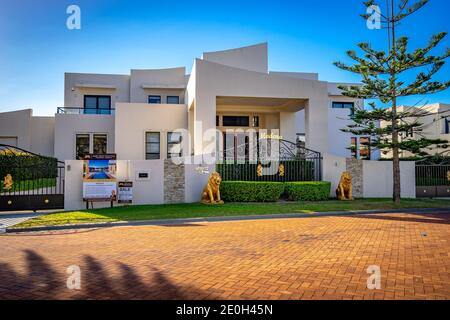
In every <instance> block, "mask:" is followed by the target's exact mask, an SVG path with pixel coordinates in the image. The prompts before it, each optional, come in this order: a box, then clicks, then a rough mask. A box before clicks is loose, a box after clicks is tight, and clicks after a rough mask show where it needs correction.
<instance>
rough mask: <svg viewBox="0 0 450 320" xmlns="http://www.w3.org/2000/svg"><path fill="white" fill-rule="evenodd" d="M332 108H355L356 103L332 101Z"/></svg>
mask: <svg viewBox="0 0 450 320" xmlns="http://www.w3.org/2000/svg"><path fill="white" fill-rule="evenodd" d="M331 107H332V108H335V109H353V108H354V107H355V104H354V103H353V102H334V101H333V103H332V106H331Z"/></svg>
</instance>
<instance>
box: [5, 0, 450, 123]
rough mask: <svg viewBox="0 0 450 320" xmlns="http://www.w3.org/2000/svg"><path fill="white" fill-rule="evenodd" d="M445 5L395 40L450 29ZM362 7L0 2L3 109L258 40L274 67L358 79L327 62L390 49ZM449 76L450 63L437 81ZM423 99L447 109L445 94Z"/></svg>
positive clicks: (302, 0)
mask: <svg viewBox="0 0 450 320" xmlns="http://www.w3.org/2000/svg"><path fill="white" fill-rule="evenodd" d="M383 2H384V1H383ZM70 4H77V5H79V6H80V8H81V24H82V25H81V30H68V29H67V28H66V19H67V17H68V15H67V14H66V8H67V7H68V6H69V5H70ZM449 9H450V3H449V1H448V0H431V1H430V3H429V4H428V5H427V6H426V7H425V8H424V9H422V10H421V11H419V12H418V13H416V14H415V15H414V16H412V17H410V18H408V19H407V20H406V21H405V23H404V25H402V26H401V27H400V30H399V35H407V36H409V37H410V43H411V46H412V47H413V48H415V47H417V46H423V45H425V44H426V43H427V41H428V39H429V37H430V36H431V35H432V34H433V33H437V32H439V31H449V29H450V28H449V25H450V23H449V21H450V20H449V18H448V14H449ZM364 11H365V8H364V7H363V5H362V1H361V0H345V1H342V0H341V1H327V0H322V1H310V0H296V1H282V0H271V1H262V0H259V1H244V0H241V1H234V0H227V1H203V0H196V1H177V0H175V1H153V0H146V1H133V0H128V1H124V0H70V1H66V0H46V1H43V0H13V1H10V0H0V112H1V111H9V110H16V109H23V108H33V109H34V114H35V115H51V114H54V113H55V112H56V108H57V107H60V106H63V103H64V101H63V95H64V92H63V86H64V72H91V73H124V74H127V73H128V72H129V70H130V69H132V68H148V69H152V68H165V67H176V66H186V67H187V68H188V71H189V70H190V69H191V66H192V62H193V59H194V58H195V57H200V56H201V54H202V52H203V51H214V50H222V49H229V48H234V47H239V46H244V45H250V44H254V43H260V42H268V43H269V68H270V69H271V70H277V71H300V72H301V71H303V72H318V73H319V76H320V79H321V80H328V81H343V82H344V81H345V82H352V81H358V80H359V78H358V76H357V75H353V74H350V73H348V72H345V71H342V70H340V69H337V68H336V67H334V66H333V65H332V62H333V61H336V60H344V61H346V60H345V51H346V50H348V49H353V48H355V45H356V43H358V42H362V41H368V42H371V43H372V44H373V45H374V46H375V47H377V48H384V47H385V46H386V45H385V44H384V43H385V34H386V32H385V31H383V30H381V31H380V30H376V31H373V30H369V29H367V28H366V25H365V21H364V20H363V19H362V18H360V17H359V14H360V13H363V12H364ZM449 39H450V36H449V38H448V39H446V40H445V41H444V42H443V43H442V44H441V46H440V50H439V52H443V51H444V49H445V47H448V46H449V43H450V40H449ZM449 75H450V59H449V61H448V62H447V65H446V66H445V67H444V68H443V69H442V70H441V71H440V73H439V75H438V77H437V78H436V79H439V80H445V79H447V80H448V79H449V78H450V76H449ZM417 100H418V98H412V99H408V100H405V101H402V102H403V103H415V102H416V101H417ZM423 102H430V103H431V102H443V103H450V90H447V91H445V92H442V93H439V94H435V95H432V96H428V97H425V98H424V100H423Z"/></svg>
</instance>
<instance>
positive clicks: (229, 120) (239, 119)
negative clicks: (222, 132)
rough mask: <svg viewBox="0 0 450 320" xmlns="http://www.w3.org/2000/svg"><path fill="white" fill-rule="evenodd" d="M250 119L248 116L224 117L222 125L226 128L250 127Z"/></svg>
mask: <svg viewBox="0 0 450 320" xmlns="http://www.w3.org/2000/svg"><path fill="white" fill-rule="evenodd" d="M249 118H250V117H246V116H223V117H222V125H223V126H224V127H248V126H249V125H250V119H249Z"/></svg>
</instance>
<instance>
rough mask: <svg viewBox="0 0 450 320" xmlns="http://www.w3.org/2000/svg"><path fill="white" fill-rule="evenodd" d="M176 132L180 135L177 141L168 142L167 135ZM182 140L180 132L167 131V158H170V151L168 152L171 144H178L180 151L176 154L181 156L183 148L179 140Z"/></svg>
mask: <svg viewBox="0 0 450 320" xmlns="http://www.w3.org/2000/svg"><path fill="white" fill-rule="evenodd" d="M174 133H177V134H179V135H180V140H179V141H178V142H170V139H169V136H170V135H171V134H174ZM182 141H183V135H182V134H181V132H167V159H171V158H172V153H170V152H169V146H171V145H177V144H179V145H180V153H179V154H178V156H179V157H181V156H182V155H183V149H182V145H181V142H182Z"/></svg>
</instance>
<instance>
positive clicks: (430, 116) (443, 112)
mask: <svg viewBox="0 0 450 320" xmlns="http://www.w3.org/2000/svg"><path fill="white" fill-rule="evenodd" d="M397 110H398V112H407V111H410V112H411V113H412V114H416V115H417V116H418V117H411V118H409V119H408V118H407V119H405V120H404V121H407V122H408V123H413V122H414V121H417V122H419V123H421V124H422V126H421V127H420V129H421V131H420V132H410V133H407V137H408V138H409V139H411V138H413V139H417V138H422V137H424V138H428V139H441V140H446V141H449V143H450V104H443V103H434V104H427V105H423V106H417V107H411V106H398V107H397ZM419 116H420V117H419ZM386 125H388V123H387V122H386V121H382V122H381V123H380V126H381V127H385V126H386ZM404 138H406V137H405V135H404V134H403V135H400V140H401V139H404ZM424 151H426V152H427V153H429V154H430V155H434V154H444V155H446V156H448V155H449V154H448V152H450V148H438V147H436V146H432V147H430V148H428V149H426V150H424ZM381 156H382V157H383V158H392V152H388V153H386V154H384V153H383V154H382V155H381ZM413 156H414V155H413V154H412V153H410V152H409V151H400V157H401V158H407V157H413Z"/></svg>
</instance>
